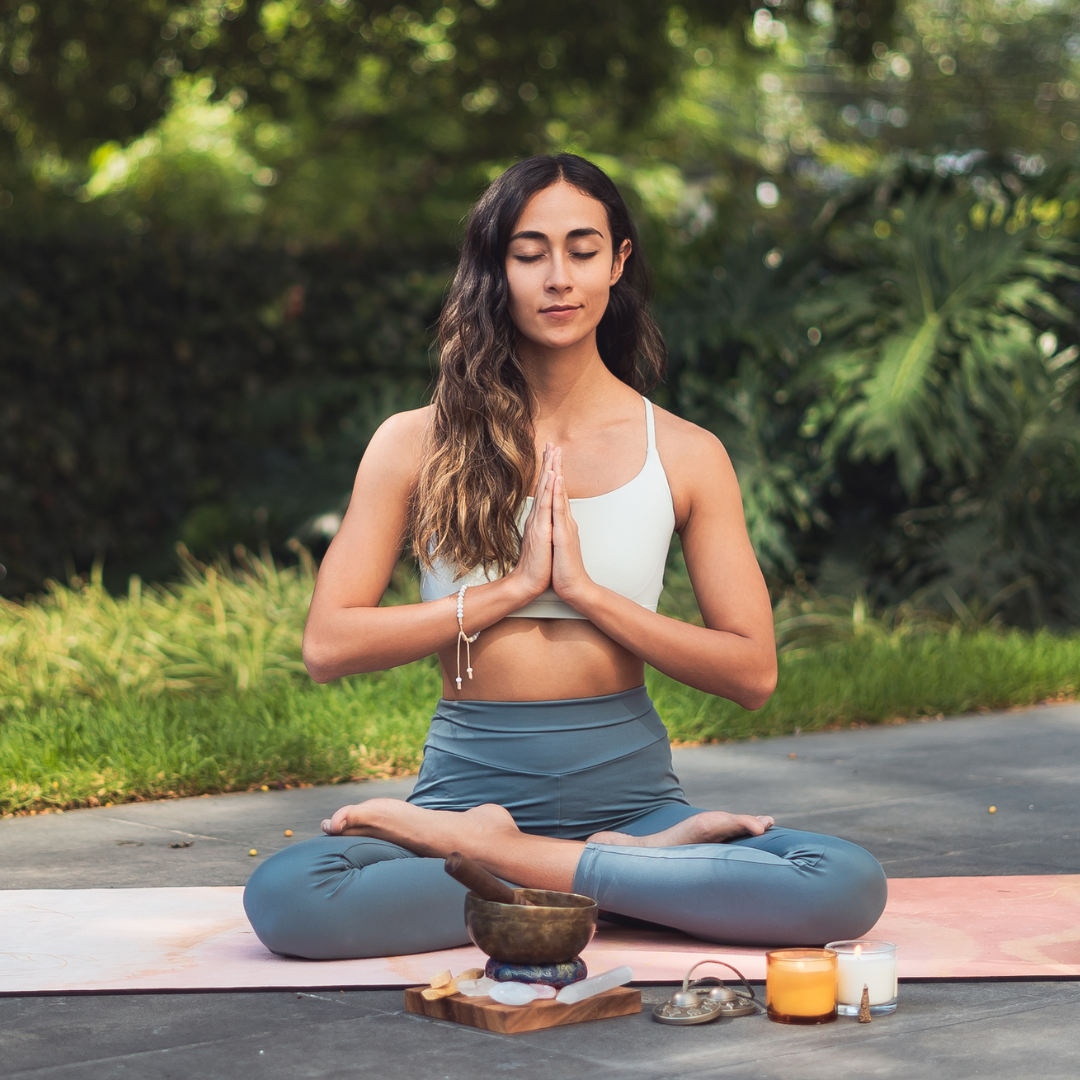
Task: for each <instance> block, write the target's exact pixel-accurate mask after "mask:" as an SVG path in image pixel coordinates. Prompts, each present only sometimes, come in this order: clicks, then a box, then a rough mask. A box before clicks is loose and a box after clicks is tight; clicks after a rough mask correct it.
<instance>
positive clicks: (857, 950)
mask: <svg viewBox="0 0 1080 1080" xmlns="http://www.w3.org/2000/svg"><path fill="white" fill-rule="evenodd" d="M855 955H856V956H862V946H861V945H856V946H855Z"/></svg>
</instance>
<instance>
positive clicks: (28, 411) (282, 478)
mask: <svg viewBox="0 0 1080 1080" xmlns="http://www.w3.org/2000/svg"><path fill="white" fill-rule="evenodd" d="M416 266H417V264H416V263H415V262H414V263H413V264H412V266H411V267H407V268H402V267H392V266H388V265H386V262H385V260H383V259H379V260H375V259H374V258H373V257H371V256H367V255H365V254H364V253H362V252H359V251H356V250H350V249H348V248H344V247H342V248H332V249H321V250H310V251H292V252H290V251H286V250H283V249H265V248H261V247H224V248H222V247H218V248H210V247H206V246H199V245H197V244H195V243H192V242H190V241H185V240H179V239H171V240H170V239H167V238H161V237H154V238H151V237H142V238H127V237H120V236H105V237H101V236H83V237H44V238H43V237H40V236H39V237H34V238H12V237H3V238H0V563H2V564H4V565H5V566H6V567H7V571H8V574H7V577H6V579H5V580H4V581H3V582H0V589H2V591H3V593H4V595H8V596H18V595H21V594H24V593H26V592H27V591H29V590H34V589H38V588H40V587H41V585H42V584H43V582H44V581H45V580H46V579H47V578H49V577H57V576H59V577H63V576H64V575H66V574H68V573H70V572H71V571H72V570H73V569H74V570H76V571H78V572H84V571H85V570H86V569H87V568H88V567H89V566H90V565H91V564H92V563H93V561H94V560H102V561H103V562H104V566H105V573H106V578H107V580H109V581H111V582H113V583H114V584H117V585H120V584H122V583H123V581H124V579H125V577H126V575H127V574H128V573H131V572H139V573H142V574H144V575H148V576H151V577H162V576H168V575H170V574H171V573H172V570H173V568H174V566H175V560H174V555H173V551H172V548H173V544H174V543H175V541H176V540H177V539H178V538H179V539H183V540H184V541H185V542H187V543H188V545H189V546H191V547H192V548H194V549H195V550H196V551H201V552H206V553H209V552H210V551H212V550H213V549H214V548H215V547H217V546H222V545H228V544H231V543H233V542H236V541H238V540H240V541H245V542H247V543H253V544H258V543H260V542H270V543H271V544H277V543H280V542H282V541H283V540H284V539H285V538H287V537H288V536H289V535H291V534H292V533H293V532H295V531H296V530H297V529H299V528H301V527H302V526H303V523H304V522H305V521H306V520H308V519H310V518H311V516H312V515H315V514H318V513H320V512H322V511H326V510H331V509H334V508H335V506H336V505H337V504H338V503H339V502H340V500H341V497H342V494H343V493H344V492H347V491H348V489H349V486H350V481H351V473H352V472H353V471H354V470H355V467H356V463H357V461H358V459H359V456H360V453H361V452H362V449H363V446H364V445H365V443H366V442H367V439H368V438H369V437H370V434H371V431H372V430H373V429H374V427H375V426H376V425H377V424H378V422H379V421H380V420H381V419H382V418H383V417H384V416H385V415H387V414H388V413H390V412H391V411H395V410H397V409H401V408H405V407H409V406H411V405H414V404H417V403H419V401H420V400H421V398H422V395H423V392H424V390H425V388H426V387H427V385H428V384H429V382H430V380H431V374H432V367H431V360H430V356H429V344H430V341H431V336H432V335H431V328H432V325H433V323H434V321H435V319H436V317H437V314H438V310H439V304H440V301H441V297H442V293H443V290H444V288H445V284H446V280H447V274H448V267H449V262H448V261H445V260H442V259H440V258H439V257H438V256H433V257H432V258H431V259H429V260H428V261H427V265H425V266H423V268H422V269H417V268H416Z"/></svg>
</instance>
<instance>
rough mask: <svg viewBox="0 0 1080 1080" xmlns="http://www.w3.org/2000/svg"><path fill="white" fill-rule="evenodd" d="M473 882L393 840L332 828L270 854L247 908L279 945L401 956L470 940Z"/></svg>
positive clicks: (312, 951) (316, 954)
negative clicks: (469, 888) (331, 832)
mask: <svg viewBox="0 0 1080 1080" xmlns="http://www.w3.org/2000/svg"><path fill="white" fill-rule="evenodd" d="M464 904H465V889H464V887H463V886H461V885H459V884H458V883H457V882H456V881H454V880H453V878H451V877H449V875H447V874H446V872H445V871H444V870H443V860H442V859H422V858H420V857H419V856H417V855H414V854H413V853H412V852H411V851H408V850H406V849H405V848H402V847H398V845H396V844H391V843H388V842H387V841H385V840H374V839H371V838H369V837H363V836H325V837H316V838H314V839H311V840H304V841H302V842H301V843H299V844H293V845H292V846H290V847H287V848H285V849H284V850H283V851H279V852H277V853H276V854H275V855H272V856H270V858H268V859H267V860H266V862H264V863H263V864H262V865H261V866H259V867H258V868H257V869H256V871H255V872H254V873H253V874H252V875H251V878H250V880H249V881H248V883H247V887H246V889H245V890H244V909H245V911H246V912H247V916H248V918H249V919H250V920H251V925H252V927H253V928H254V930H255V933H256V934H257V935H258V937H259V940H260V941H261V942H262V943H263V944H264V945H265V946H266V947H267V948H268V949H270V950H271V951H272V952H276V953H281V954H283V955H288V956H302V957H305V958H308V959H312V960H344V959H350V958H357V957H365V956H400V955H403V954H407V953H417V952H431V951H433V950H436V949H448V948H454V947H455V946H458V945H466V944H468V941H469V935H468V934H467V933H466V931H465V915H464Z"/></svg>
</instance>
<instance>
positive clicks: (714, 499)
mask: <svg viewBox="0 0 1080 1080" xmlns="http://www.w3.org/2000/svg"><path fill="white" fill-rule="evenodd" d="M653 415H654V416H655V417H656V449H657V451H658V452H659V454H660V461H661V462H662V464H663V466H664V472H666V473H667V478H668V486H669V487H670V488H671V499H672V502H673V504H674V507H675V518H676V522H677V526H676V527H677V528H679V529H681V528H682V526H683V525H684V524H685V523H686V521H687V520H688V519H689V517H690V514H691V513H692V512H693V511H694V510H695V509H697V510H700V509H701V506H702V504H703V503H708V504H712V505H713V506H716V505H726V504H727V503H728V502H731V501H734V502H736V503H737V504H738V505H739V507H740V510H741V498H740V496H739V482H738V480H737V478H736V476H735V469H734V468H733V466H732V464H731V459H730V458H729V457H728V452H727V450H725V449H724V444H723V443H722V442H721V441H720V440H719V439H718V438H717V437H716V436H715V435H714V434H713V433H712V432H711V431H706V430H705V429H704V428H703V427H699V426H698V425H697V424H692V423H690V421H689V420H683V419H682V418H681V417H678V416H676V415H675V414H674V413H671V412H668V411H667V410H666V409H661V408H659V407H658V406H653Z"/></svg>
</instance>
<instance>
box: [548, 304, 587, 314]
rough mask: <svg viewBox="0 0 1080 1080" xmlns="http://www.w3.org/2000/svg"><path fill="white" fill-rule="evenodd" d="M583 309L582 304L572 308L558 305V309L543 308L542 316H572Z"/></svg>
mask: <svg viewBox="0 0 1080 1080" xmlns="http://www.w3.org/2000/svg"><path fill="white" fill-rule="evenodd" d="M580 309H581V305H580V304H574V305H570V306H564V305H561V304H560V305H558V306H556V307H549V308H541V309H540V314H541V315H572V314H573V313H574V312H575V311H579V310H580Z"/></svg>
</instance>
